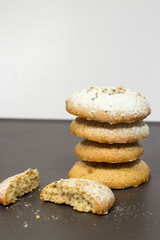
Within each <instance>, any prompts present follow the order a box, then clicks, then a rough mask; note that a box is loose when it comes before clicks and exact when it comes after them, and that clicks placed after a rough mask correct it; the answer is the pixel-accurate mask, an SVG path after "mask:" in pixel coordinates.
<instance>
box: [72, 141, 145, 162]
mask: <svg viewBox="0 0 160 240" xmlns="http://www.w3.org/2000/svg"><path fill="white" fill-rule="evenodd" d="M143 152H144V149H143V147H142V146H141V145H140V144H139V143H127V144H123V143H115V144H107V143H97V142H93V141H90V140H87V139H85V140H83V141H82V142H80V143H78V144H77V145H76V147H75V155H76V156H77V157H78V158H80V159H81V160H84V161H90V162H109V163H120V162H130V161H134V160H136V159H138V158H140V157H141V156H142V154H143Z"/></svg>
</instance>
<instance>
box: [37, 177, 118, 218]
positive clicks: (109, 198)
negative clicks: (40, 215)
mask: <svg viewBox="0 0 160 240" xmlns="http://www.w3.org/2000/svg"><path fill="white" fill-rule="evenodd" d="M40 198H41V200H43V201H50V202H54V203H58V204H63V203H65V204H68V205H70V206H72V207H73V209H75V210H77V211H80V212H92V213H97V214H107V213H108V211H109V209H110V208H111V207H112V206H113V204H114V201H115V197H114V194H113V192H112V191H111V189H110V188H108V187H107V186H104V185H102V184H100V183H98V182H95V181H92V180H88V179H79V178H70V179H61V180H59V181H57V182H53V183H51V184H49V185H47V186H46V187H45V188H44V189H43V190H42V192H41V195H40Z"/></svg>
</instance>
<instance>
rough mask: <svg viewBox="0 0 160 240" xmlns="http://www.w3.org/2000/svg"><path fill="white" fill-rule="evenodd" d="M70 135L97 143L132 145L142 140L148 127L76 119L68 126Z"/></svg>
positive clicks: (146, 134) (141, 122) (147, 133)
mask: <svg viewBox="0 0 160 240" xmlns="http://www.w3.org/2000/svg"><path fill="white" fill-rule="evenodd" d="M70 131H71V133H72V134H74V135H76V136H79V137H83V138H86V139H89V140H92V141H95V142H99V143H109V144H112V143H132V142H138V141H141V140H144V139H145V138H147V136H148V135H149V127H148V125H147V124H146V123H145V122H143V121H136V122H133V123H117V124H109V123H102V122H96V121H88V120H85V119H82V118H76V119H75V120H73V121H72V122H71V124H70Z"/></svg>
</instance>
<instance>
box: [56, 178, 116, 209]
mask: <svg viewBox="0 0 160 240" xmlns="http://www.w3.org/2000/svg"><path fill="white" fill-rule="evenodd" d="M57 183H62V186H63V187H65V186H68V187H70V189H71V190H72V188H74V187H76V188H78V190H79V192H80V193H83V192H85V193H87V194H88V195H91V196H92V197H93V198H94V199H96V201H97V202H98V203H99V205H101V204H102V203H103V202H106V201H108V202H109V201H110V200H111V199H114V195H113V192H112V190H111V189H110V188H108V187H107V186H105V185H103V184H100V183H98V182H95V181H92V180H88V179H77V178H70V179H61V180H60V181H58V182H57Z"/></svg>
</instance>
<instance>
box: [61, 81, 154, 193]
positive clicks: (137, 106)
mask: <svg viewBox="0 0 160 240" xmlns="http://www.w3.org/2000/svg"><path fill="white" fill-rule="evenodd" d="M66 110H67V111H68V112H69V113H71V114H74V115H76V116H78V117H77V118H76V119H75V120H73V121H72V123H71V125H70V131H71V133H72V134H75V135H76V136H79V137H82V138H85V139H84V140H83V141H82V142H80V143H78V144H77V146H76V147H75V154H76V156H77V157H78V158H79V159H81V161H78V162H76V163H75V165H74V166H73V167H72V169H71V170H70V172H69V174H68V176H69V177H70V178H83V179H90V180H94V181H97V182H100V183H101V184H104V185H106V186H108V187H110V188H112V189H123V188H128V187H136V186H138V185H140V184H142V183H144V182H147V181H148V180H149V175H150V169H149V167H148V165H147V164H146V163H145V162H144V161H142V160H140V157H141V156H142V154H143V152H144V149H143V147H142V146H141V145H140V143H139V141H142V140H144V139H146V138H147V136H148V135H149V127H148V125H147V124H146V123H145V122H143V119H144V118H146V117H147V116H148V115H149V114H150V112H151V109H150V106H149V104H148V103H147V101H146V99H145V97H144V96H142V95H141V94H140V93H139V92H135V91H132V90H129V89H124V88H123V87H122V86H120V87H116V88H115V87H108V88H106V87H103V88H100V87H91V88H89V89H85V90H80V91H78V92H76V93H74V94H73V95H72V96H71V97H69V98H68V99H67V101H66Z"/></svg>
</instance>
